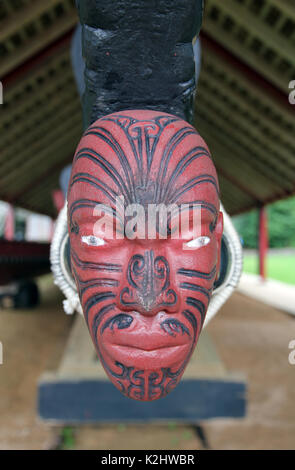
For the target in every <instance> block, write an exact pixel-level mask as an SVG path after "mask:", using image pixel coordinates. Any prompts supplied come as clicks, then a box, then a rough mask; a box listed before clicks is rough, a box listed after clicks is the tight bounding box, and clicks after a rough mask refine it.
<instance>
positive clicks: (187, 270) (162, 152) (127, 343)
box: [68, 111, 222, 401]
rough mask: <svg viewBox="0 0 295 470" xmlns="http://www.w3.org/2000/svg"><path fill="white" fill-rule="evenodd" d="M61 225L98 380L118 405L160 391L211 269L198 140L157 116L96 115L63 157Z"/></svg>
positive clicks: (171, 377)
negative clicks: (107, 383)
mask: <svg viewBox="0 0 295 470" xmlns="http://www.w3.org/2000/svg"><path fill="white" fill-rule="evenodd" d="M118 202H119V203H118ZM132 204H133V205H132ZM134 204H136V206H135V205H134ZM159 204H161V206H159ZM100 205H104V208H103V210H100V209H101V206H100ZM160 207H162V209H160ZM155 208H158V209H159V211H158V212H157V210H155ZM163 208H164V209H163ZM165 208H166V209H167V210H166V214H165ZM161 211H163V212H161ZM153 214H154V216H153ZM155 214H156V215H155ZM183 214H184V215H183ZM195 214H197V215H196V218H195V219H194V217H195ZM182 217H183V219H182ZM195 220H197V222H195ZM180 221H182V222H180ZM187 221H189V223H187ZM192 222H193V223H192ZM193 227H194V229H197V231H195V232H193V230H192V228H193ZM68 228H69V233H70V245H71V263H72V272H73V275H74V278H75V281H76V284H77V289H78V292H79V295H80V299H81V304H82V307H83V312H84V316H85V319H86V322H87V325H88V327H89V331H90V334H91V336H92V340H93V342H94V345H95V348H96V351H97V354H98V356H99V359H100V361H101V363H102V365H103V366H104V368H105V371H106V373H107V374H108V376H109V378H110V380H111V381H112V382H113V383H114V385H115V386H116V387H117V388H118V389H119V390H120V391H121V392H122V393H123V394H124V395H126V396H128V397H130V398H134V399H137V400H146V401H148V400H155V399H157V398H160V397H163V396H165V395H166V394H167V393H169V392H170V390H172V389H173V388H174V387H175V386H176V385H177V383H178V382H179V381H180V379H181V376H182V374H183V372H184V369H185V367H186V365H187V363H188V361H189V359H190V357H191V355H192V353H193V351H194V348H195V346H196V343H197V340H198V337H199V334H200V332H201V329H202V325H203V322H204V318H205V315H206V311H207V308H208V303H209V300H210V296H211V293H212V289H213V285H214V281H215V280H216V278H217V276H218V271H219V253H220V242H221V236H222V215H221V213H220V212H219V194H218V182H217V175H216V171H215V168H214V164H213V162H212V160H211V157H210V153H209V150H208V147H207V145H206V143H205V142H204V140H203V139H202V138H201V137H200V136H199V134H198V133H197V132H196V130H195V129H194V128H193V127H192V126H190V125H189V124H187V123H186V122H185V121H183V120H181V119H179V118H177V117H175V116H171V115H168V114H165V113H157V112H154V111H125V112H120V113H118V114H112V115H109V116H105V117H104V118H102V119H99V120H98V121H96V122H95V123H94V124H92V125H91V127H90V128H89V129H88V130H87V131H86V132H85V134H84V136H83V138H82V139H81V141H80V144H79V146H78V149H77V151H76V154H75V157H74V162H73V169H72V175H71V181H70V187H69V193H68ZM116 229H117V233H116ZM112 231H113V234H112V233H111V232H112Z"/></svg>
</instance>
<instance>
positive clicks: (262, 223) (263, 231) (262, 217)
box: [259, 206, 268, 281]
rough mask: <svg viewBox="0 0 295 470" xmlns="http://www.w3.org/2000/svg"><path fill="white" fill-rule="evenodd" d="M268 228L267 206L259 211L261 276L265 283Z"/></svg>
mask: <svg viewBox="0 0 295 470" xmlns="http://www.w3.org/2000/svg"><path fill="white" fill-rule="evenodd" d="M267 252H268V226H267V210H266V207H265V206H262V207H260V209H259V275H260V277H261V279H262V280H263V281H265V280H266V278H267V268H266V261H267Z"/></svg>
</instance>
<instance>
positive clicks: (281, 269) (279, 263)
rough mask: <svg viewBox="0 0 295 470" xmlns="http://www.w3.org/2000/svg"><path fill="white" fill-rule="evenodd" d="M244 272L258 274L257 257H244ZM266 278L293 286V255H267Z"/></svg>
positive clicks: (294, 272)
mask: <svg viewBox="0 0 295 470" xmlns="http://www.w3.org/2000/svg"><path fill="white" fill-rule="evenodd" d="M244 271H245V272H246V273H251V274H257V273H258V256H255V255H245V257H244ZM267 277H269V278H271V279H276V280H277V281H281V282H286V283H287V284H293V285H295V255H277V254H276V255H274V254H269V255H268V258H267Z"/></svg>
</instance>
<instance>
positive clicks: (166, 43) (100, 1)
mask: <svg viewBox="0 0 295 470" xmlns="http://www.w3.org/2000/svg"><path fill="white" fill-rule="evenodd" d="M76 1H77V6H78V10H79V15H80V21H81V24H82V25H83V32H82V36H83V55H84V58H85V63H86V69H85V82H86V92H85V94H84V99H83V112H84V126H85V128H86V127H88V126H89V125H90V124H91V123H92V122H93V121H95V120H96V119H98V118H100V117H102V116H104V115H106V114H109V113H112V112H116V111H120V110H124V109H152V110H157V111H164V112H168V113H171V114H174V115H177V116H180V117H181V118H183V119H185V120H186V121H188V122H191V123H192V121H193V98H194V92H195V63H194V54H193V47H192V40H193V38H194V37H195V36H196V35H198V34H199V31H200V28H201V23H202V15H203V0H169V1H167V0H149V1H147V0H113V1H112V2H106V1H105V0H76Z"/></svg>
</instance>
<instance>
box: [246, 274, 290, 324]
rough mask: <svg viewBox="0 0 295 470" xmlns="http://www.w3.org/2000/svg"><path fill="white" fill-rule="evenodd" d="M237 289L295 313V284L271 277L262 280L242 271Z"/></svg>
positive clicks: (268, 303)
mask: <svg viewBox="0 0 295 470" xmlns="http://www.w3.org/2000/svg"><path fill="white" fill-rule="evenodd" d="M294 269H295V267H294ZM238 290H239V292H241V293H242V294H245V295H248V296H249V297H252V298H253V299H256V300H259V301H261V302H264V303H265V304H267V305H271V306H272V307H275V308H277V309H280V310H284V311H285V312H287V313H290V314H292V315H295V286H291V285H289V284H284V283H283V282H279V281H275V280H273V279H268V280H266V281H262V280H261V278H260V277H259V276H257V275H254V274H246V273H243V275H242V278H241V281H240V284H239V287H238Z"/></svg>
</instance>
